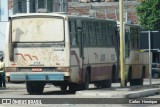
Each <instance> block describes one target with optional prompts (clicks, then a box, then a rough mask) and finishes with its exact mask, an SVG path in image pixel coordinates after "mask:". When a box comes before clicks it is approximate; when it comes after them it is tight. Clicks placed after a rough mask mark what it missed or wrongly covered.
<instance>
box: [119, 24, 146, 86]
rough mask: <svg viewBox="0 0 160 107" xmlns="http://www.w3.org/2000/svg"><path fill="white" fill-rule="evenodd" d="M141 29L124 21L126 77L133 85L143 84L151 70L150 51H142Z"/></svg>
mask: <svg viewBox="0 0 160 107" xmlns="http://www.w3.org/2000/svg"><path fill="white" fill-rule="evenodd" d="M118 27H119V24H118ZM141 29H142V28H141V27H140V26H139V25H134V24H127V23H124V41H125V43H124V46H125V50H124V51H125V56H124V57H125V77H126V82H127V81H128V82H130V85H131V86H133V85H143V79H144V78H145V77H147V75H148V72H149V71H148V53H142V52H140V32H141Z"/></svg>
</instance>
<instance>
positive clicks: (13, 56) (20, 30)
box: [5, 13, 134, 94]
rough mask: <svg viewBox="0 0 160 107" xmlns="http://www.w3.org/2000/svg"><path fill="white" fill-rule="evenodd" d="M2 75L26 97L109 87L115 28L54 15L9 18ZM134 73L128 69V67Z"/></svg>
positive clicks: (113, 68)
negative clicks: (50, 88) (50, 90)
mask: <svg viewBox="0 0 160 107" xmlns="http://www.w3.org/2000/svg"><path fill="white" fill-rule="evenodd" d="M8 29H9V30H8V31H9V32H8V34H7V35H8V39H7V44H6V47H7V48H6V50H5V63H6V72H7V71H11V70H10V69H12V72H10V80H11V81H15V82H16V81H22V82H23V81H24V82H26V88H27V91H28V93H30V94H35V93H42V92H43V89H44V86H45V84H46V83H52V84H53V85H55V86H60V88H61V90H66V89H67V87H69V90H71V91H76V90H79V89H88V87H89V83H94V84H95V86H97V87H102V88H103V87H104V88H105V87H111V81H112V78H114V79H116V76H114V75H115V74H116V72H117V70H118V69H117V64H118V60H117V59H118V58H117V52H118V51H117V49H118V47H117V48H116V45H115V44H116V43H117V42H116V41H115V40H118V39H117V35H116V32H117V23H116V21H113V20H105V19H97V18H91V17H82V16H71V15H65V14H58V13H34V14H20V15H14V16H12V17H11V18H10V22H9V25H8ZM132 68H133V69H134V67H132Z"/></svg>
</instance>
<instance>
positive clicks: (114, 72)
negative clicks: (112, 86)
mask: <svg viewBox="0 0 160 107" xmlns="http://www.w3.org/2000/svg"><path fill="white" fill-rule="evenodd" d="M112 82H113V83H115V82H116V66H115V65H113V66H112Z"/></svg>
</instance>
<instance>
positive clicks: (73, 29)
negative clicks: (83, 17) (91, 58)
mask: <svg viewBox="0 0 160 107" xmlns="http://www.w3.org/2000/svg"><path fill="white" fill-rule="evenodd" d="M69 31H70V40H71V46H77V45H78V44H77V33H76V22H75V21H74V20H73V21H69Z"/></svg>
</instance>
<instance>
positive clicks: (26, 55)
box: [24, 54, 32, 60]
mask: <svg viewBox="0 0 160 107" xmlns="http://www.w3.org/2000/svg"><path fill="white" fill-rule="evenodd" d="M24 56H28V57H29V59H30V60H32V58H31V56H30V55H29V54H24Z"/></svg>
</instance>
